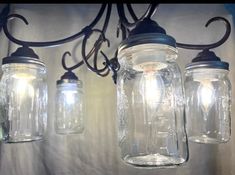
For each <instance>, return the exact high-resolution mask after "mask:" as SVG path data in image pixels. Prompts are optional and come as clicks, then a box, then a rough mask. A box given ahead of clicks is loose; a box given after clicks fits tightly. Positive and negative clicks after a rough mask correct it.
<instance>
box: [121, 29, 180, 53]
mask: <svg viewBox="0 0 235 175" xmlns="http://www.w3.org/2000/svg"><path fill="white" fill-rule="evenodd" d="M141 44H164V45H169V46H172V47H175V48H176V41H175V39H174V38H173V37H171V36H169V35H166V34H163V33H146V34H136V35H132V36H130V37H128V38H126V39H125V40H124V41H122V42H121V44H120V46H119V48H118V51H119V52H120V51H121V50H123V49H126V48H129V47H133V46H135V45H141Z"/></svg>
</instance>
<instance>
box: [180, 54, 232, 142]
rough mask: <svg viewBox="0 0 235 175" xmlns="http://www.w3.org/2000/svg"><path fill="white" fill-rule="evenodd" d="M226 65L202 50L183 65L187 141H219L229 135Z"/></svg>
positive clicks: (229, 121) (229, 92)
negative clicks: (188, 62) (184, 73)
mask: <svg viewBox="0 0 235 175" xmlns="http://www.w3.org/2000/svg"><path fill="white" fill-rule="evenodd" d="M228 72H229V64H228V63H226V62H222V61H221V60H220V58H218V57H217V56H216V55H215V54H214V52H211V51H209V50H203V51H202V52H201V53H199V54H198V56H197V57H196V58H194V59H193V61H192V63H190V64H188V65H187V66H186V80H185V93H186V117H187V118H186V119H187V133H188V137H189V140H190V141H193V142H197V143H223V142H227V141H229V138H230V134H231V128H230V127H231V83H230V81H229V79H228Z"/></svg>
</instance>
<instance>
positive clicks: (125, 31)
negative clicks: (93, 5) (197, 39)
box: [0, 3, 231, 82]
mask: <svg viewBox="0 0 235 175" xmlns="http://www.w3.org/2000/svg"><path fill="white" fill-rule="evenodd" d="M158 5H159V4H158V3H152V4H150V5H149V7H148V9H147V10H146V12H145V13H144V14H143V15H142V16H141V17H140V18H138V17H137V16H136V14H135V12H134V10H133V8H132V6H131V4H126V7H127V9H128V12H129V14H130V16H131V17H132V19H133V21H134V22H132V23H131V22H129V21H128V19H127V17H126V14H125V10H124V4H116V8H117V12H118V16H119V23H118V28H117V37H118V36H119V32H120V31H121V32H122V40H124V39H126V38H127V36H128V35H129V31H130V29H131V28H132V27H135V26H136V25H137V23H139V22H140V21H143V19H146V18H151V17H152V16H153V15H154V13H155V12H156V9H157V7H158ZM106 9H107V10H106ZM105 10H106V15H105V20H104V24H103V27H102V29H101V30H100V29H97V28H94V27H95V26H96V24H97V23H98V22H99V21H100V19H101V18H102V16H103V15H104V13H105ZM111 12H112V4H102V5H101V7H100V10H99V12H98V14H97V16H96V17H95V19H94V20H93V21H92V22H91V23H90V24H89V25H88V26H86V27H84V28H83V29H82V30H81V31H79V32H78V33H76V34H74V35H72V36H69V37H66V38H64V39H60V40H56V41H47V42H31V41H22V40H19V39H17V38H15V37H14V36H12V35H11V34H10V32H9V30H8V21H9V20H11V19H14V18H18V19H20V20H22V21H23V22H24V23H25V24H27V25H28V21H27V20H26V18H24V17H23V16H21V15H18V14H11V15H9V16H7V15H6V14H8V13H9V6H8V7H6V8H4V10H3V11H2V13H1V15H0V19H1V23H0V30H1V26H3V31H4V33H5V35H6V37H7V38H8V39H9V40H10V41H12V42H13V43H16V44H18V45H21V46H23V47H55V46H59V45H61V44H65V43H67V42H71V41H74V40H76V39H78V38H81V37H83V39H82V46H81V47H82V49H81V50H82V52H81V56H82V61H80V62H79V63H77V64H76V65H74V66H72V67H68V66H67V65H66V58H68V57H66V56H67V55H69V56H71V53H70V52H68V51H67V52H65V53H64V55H63V57H62V66H63V68H64V69H65V70H67V71H72V70H74V69H76V68H78V67H80V66H81V65H83V64H84V63H85V64H86V66H87V67H88V69H89V70H91V71H93V72H95V73H96V74H97V75H99V76H102V77H104V76H107V75H108V74H109V72H110V71H112V72H113V79H114V82H116V77H117V71H118V70H119V68H120V65H119V63H118V60H117V51H116V52H115V54H114V58H112V59H110V60H109V59H108V58H107V56H106V55H105V54H104V53H103V52H102V51H101V46H102V44H103V43H104V42H107V45H108V47H109V45H110V43H109V40H108V39H107V38H106V37H105V33H106V30H107V28H108V24H109V20H110V16H111ZM215 21H221V22H223V23H224V24H225V26H226V32H225V34H224V36H223V37H222V38H221V39H220V40H219V41H217V42H215V43H212V44H205V45H199V44H185V43H178V42H177V43H176V46H177V47H179V48H183V49H194V50H209V49H212V48H216V47H219V46H220V45H222V44H223V43H224V42H225V41H226V40H227V39H228V37H229V35H230V33H231V25H230V23H229V21H228V20H226V19H225V18H223V17H214V18H212V19H210V20H209V21H208V22H207V23H206V25H205V26H206V27H207V26H209V25H210V24H211V23H212V22H215ZM93 33H99V37H98V39H97V40H96V41H95V43H94V45H93V47H92V49H91V50H90V51H89V52H88V53H86V45H87V41H88V39H89V38H90V36H91V35H92V34H93ZM99 53H101V55H102V56H103V58H104V61H105V62H104V64H103V65H104V66H103V67H102V68H98V55H99ZM91 57H93V65H91V64H90V63H89V62H88V59H90V58H91Z"/></svg>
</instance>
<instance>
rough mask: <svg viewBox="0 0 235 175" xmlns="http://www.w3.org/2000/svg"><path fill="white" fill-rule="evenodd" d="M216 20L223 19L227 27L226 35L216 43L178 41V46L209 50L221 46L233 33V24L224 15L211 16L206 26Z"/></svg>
mask: <svg viewBox="0 0 235 175" xmlns="http://www.w3.org/2000/svg"><path fill="white" fill-rule="evenodd" d="M214 21H222V22H224V24H225V27H226V32H225V34H224V36H223V37H222V38H221V39H220V40H219V41H217V42H216V43H212V44H205V45H198V44H184V43H176V46H177V47H180V48H184V49H194V50H209V49H212V48H216V47H219V46H220V45H222V44H223V43H224V42H225V41H226V40H227V39H228V37H229V35H230V33H231V25H230V23H229V21H228V20H227V19H225V18H223V17H214V18H211V19H210V20H209V21H207V23H206V25H205V27H208V26H209V25H210V24H211V23H212V22H214Z"/></svg>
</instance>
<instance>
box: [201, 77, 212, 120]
mask: <svg viewBox="0 0 235 175" xmlns="http://www.w3.org/2000/svg"><path fill="white" fill-rule="evenodd" d="M200 83H201V84H200V86H199V88H198V99H199V103H200V104H201V108H202V110H203V112H204V113H205V116H206V115H207V114H208V113H209V111H210V109H211V107H212V106H213V104H214V102H215V89H214V87H213V84H212V83H211V81H210V80H209V79H204V80H201V81H200ZM204 119H205V120H207V117H204Z"/></svg>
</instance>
